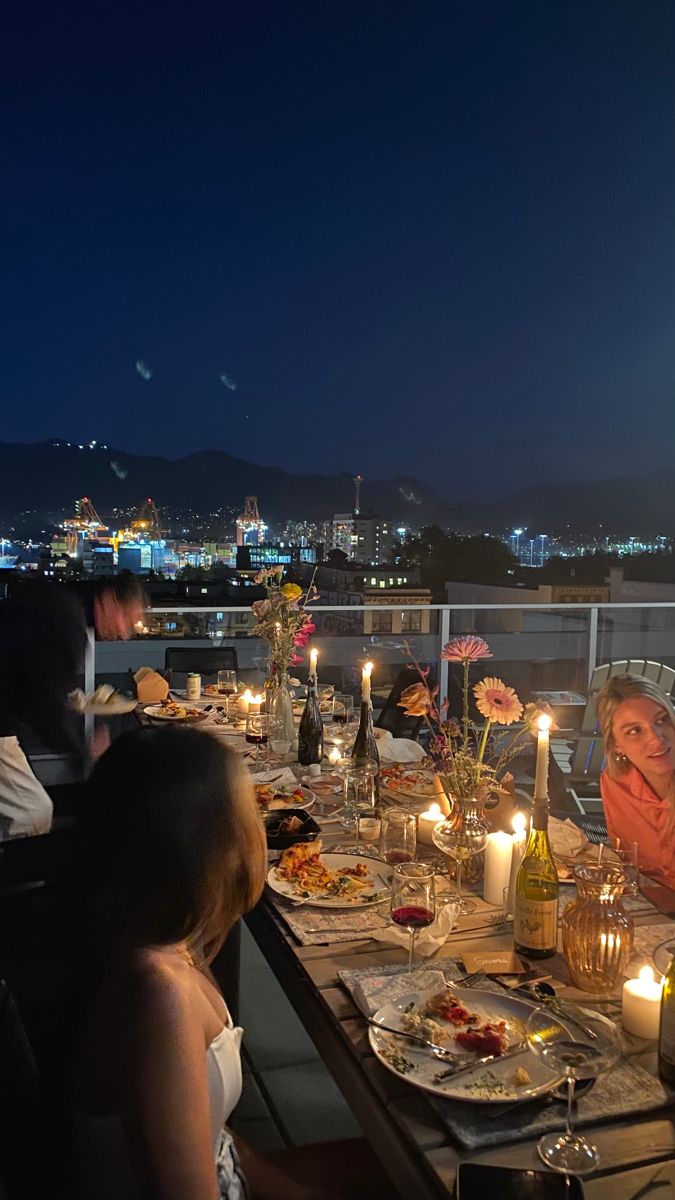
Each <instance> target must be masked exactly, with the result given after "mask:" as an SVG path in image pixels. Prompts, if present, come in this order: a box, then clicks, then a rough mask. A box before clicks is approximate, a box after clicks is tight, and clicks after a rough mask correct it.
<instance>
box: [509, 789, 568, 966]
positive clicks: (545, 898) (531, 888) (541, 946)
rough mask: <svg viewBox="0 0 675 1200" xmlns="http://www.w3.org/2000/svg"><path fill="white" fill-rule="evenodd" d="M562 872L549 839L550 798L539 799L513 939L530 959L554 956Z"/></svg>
mask: <svg viewBox="0 0 675 1200" xmlns="http://www.w3.org/2000/svg"><path fill="white" fill-rule="evenodd" d="M558 891H559V884H558V873H557V871H556V869H555V863H554V861H553V855H552V854H551V847H550V845H549V840H548V797H547V796H543V797H541V798H539V799H537V798H535V800H534V804H533V807H532V824H531V827H530V836H529V838H528V841H527V846H526V847H525V855H524V858H523V861H522V862H521V864H520V867H519V870H518V875H517V877H516V895H515V904H514V910H515V911H514V914H513V940H514V943H515V948H516V952H517V953H518V954H524V955H525V957H526V958H550V957H551V955H552V954H555V952H556V945H557V941H558Z"/></svg>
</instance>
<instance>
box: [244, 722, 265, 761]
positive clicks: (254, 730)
mask: <svg viewBox="0 0 675 1200" xmlns="http://www.w3.org/2000/svg"><path fill="white" fill-rule="evenodd" d="M269 721H270V719H269V717H268V715H267V713H252V712H249V713H248V715H247V717H246V741H247V742H249V743H250V745H252V746H255V758H254V760H253V765H254V767H257V765H258V760H259V758H260V747H261V746H267V742H268V739H269Z"/></svg>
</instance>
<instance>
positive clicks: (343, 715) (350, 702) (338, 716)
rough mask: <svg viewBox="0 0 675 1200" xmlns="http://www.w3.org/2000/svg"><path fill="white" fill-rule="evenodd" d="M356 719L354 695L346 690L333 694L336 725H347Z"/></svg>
mask: <svg viewBox="0 0 675 1200" xmlns="http://www.w3.org/2000/svg"><path fill="white" fill-rule="evenodd" d="M353 719H354V697H353V696H348V695H347V693H346V692H336V693H335V695H334V696H333V720H334V722H335V724H336V725H341V726H343V727H346V726H347V725H351V723H352V721H353Z"/></svg>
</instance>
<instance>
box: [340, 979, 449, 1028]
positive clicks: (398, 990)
mask: <svg viewBox="0 0 675 1200" xmlns="http://www.w3.org/2000/svg"><path fill="white" fill-rule="evenodd" d="M391 969H392V970H393V971H395V972H396V974H389V975H385V974H380V975H371V976H363V977H361V978H360V979H359V980H354V981H351V980H347V979H344V980H343V982H344V983H345V985H346V986H347V987H348V989H349V991H350V992H351V994H352V998H353V1000H354V1003H355V1004H357V1005H358V1007H359V1008H360V1009H361V1012H362V1013H363V1014H364V1016H366V1017H371V1016H372V1015H373V1013H376V1012H377V1011H378V1009H380V1008H382V1007H383V1006H384V1005H385V1004H396V1003H397V1001H399V1000H400V999H401V998H402V997H403V996H409V995H410V993H411V992H424V991H427V990H431V989H432V988H433V990H434V991H436V992H442V991H443V989H444V987H445V977H444V975H443V972H442V971H437V970H429V969H427V968H424V969H423V970H421V971H413V972H412V973H411V974H408V972H407V971H404V968H403V967H394V968H391ZM338 974H339V975H340V977H342V972H341V971H340V972H338Z"/></svg>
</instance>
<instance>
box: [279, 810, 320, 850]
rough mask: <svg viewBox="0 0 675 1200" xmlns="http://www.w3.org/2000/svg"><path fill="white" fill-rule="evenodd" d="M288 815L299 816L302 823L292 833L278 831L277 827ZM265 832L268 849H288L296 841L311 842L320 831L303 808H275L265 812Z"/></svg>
mask: <svg viewBox="0 0 675 1200" xmlns="http://www.w3.org/2000/svg"><path fill="white" fill-rule="evenodd" d="M288 817H299V819H300V820H301V821H302V825H301V826H300V827H299V828H298V829H296V830H295V832H294V833H280V832H279V827H280V825H281V823H282V821H285V820H286V819H287V818H288ZM265 832H266V833H267V845H268V846H269V848H270V850H288V847H289V846H294V845H295V843H296V842H313V841H314V838H315V837H317V835H318V834H319V833H320V832H321V831H320V829H319V826H318V825H317V823H316V821H314V820H313V819H312V818H311V817H310V815H309V813H307V812H305V810H304V808H283V809H281V808H275V809H273V810H272V812H268V813H265Z"/></svg>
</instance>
